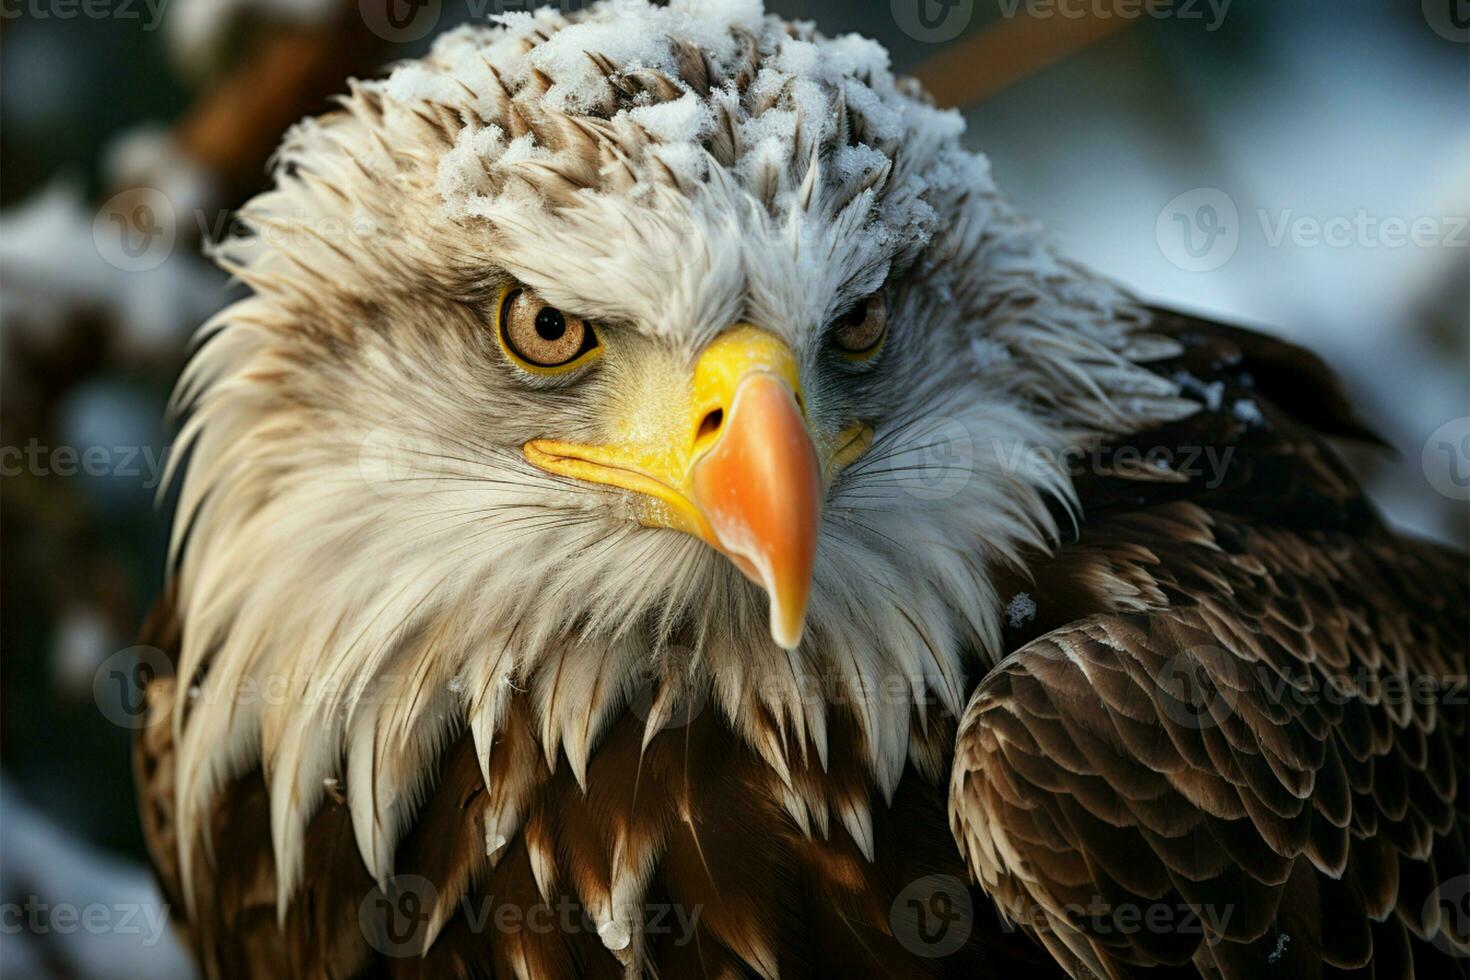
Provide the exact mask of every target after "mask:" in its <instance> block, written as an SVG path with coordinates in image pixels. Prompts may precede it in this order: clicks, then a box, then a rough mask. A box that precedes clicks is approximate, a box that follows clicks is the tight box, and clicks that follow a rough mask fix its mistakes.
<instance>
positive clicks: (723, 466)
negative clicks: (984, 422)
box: [523, 324, 871, 650]
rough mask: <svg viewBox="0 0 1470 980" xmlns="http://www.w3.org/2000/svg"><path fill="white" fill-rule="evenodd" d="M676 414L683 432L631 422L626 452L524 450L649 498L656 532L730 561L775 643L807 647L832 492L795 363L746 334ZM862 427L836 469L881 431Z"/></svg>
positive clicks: (706, 357)
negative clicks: (762, 606)
mask: <svg viewBox="0 0 1470 980" xmlns="http://www.w3.org/2000/svg"><path fill="white" fill-rule="evenodd" d="M681 400H682V399H681ZM675 414H677V415H679V416H681V417H680V418H677V419H673V420H665V422H673V423H674V424H672V425H668V424H664V425H659V426H630V427H629V434H628V436H627V437H626V438H625V439H624V440H621V442H622V444H621V445H610V446H586V445H578V444H574V443H567V442H558V441H554V440H546V439H538V440H535V441H532V442H528V443H526V445H525V446H524V447H523V452H524V453H525V456H526V459H527V460H529V461H530V462H531V463H532V464H533V465H535V466H537V467H540V468H541V469H543V470H546V471H548V472H551V473H556V474H559V475H562V476H569V477H573V478H575V479H578V480H584V481H588V482H591V483H601V484H605V485H608V486H614V487H620V488H622V489H624V490H631V491H634V492H636V493H638V494H640V495H642V496H641V498H640V499H641V502H642V509H641V511H640V514H639V517H640V519H641V521H642V522H643V523H644V524H646V525H649V526H654V527H670V528H675V529H677V530H681V531H684V532H686V533H689V534H692V535H694V536H696V537H698V538H701V539H703V540H704V541H706V542H707V543H708V544H710V545H711V546H712V547H714V548H716V549H717V550H719V551H720V552H722V553H724V554H725V555H726V556H728V557H729V558H730V560H731V561H732V562H734V564H735V566H736V567H737V568H739V569H740V570H741V571H742V572H743V573H745V575H746V576H747V577H749V578H750V579H751V580H752V581H754V582H756V583H757V584H759V585H761V586H762V587H764V588H765V590H766V593H767V594H768V595H769V596H770V601H771V636H772V638H773V639H774V640H775V641H776V643H778V644H779V645H781V646H782V647H784V648H786V649H788V650H790V649H795V647H796V646H797V644H798V643H800V642H801V634H802V627H803V624H804V623H805V620H806V609H807V601H808V598H809V596H810V593H811V580H812V568H813V565H814V563H815V561H816V554H817V531H818V528H819V526H820V524H821V511H822V496H823V485H822V465H821V463H820V462H819V459H818V454H817V450H816V447H815V445H814V444H813V441H812V437H811V434H810V432H809V430H808V428H807V422H806V416H805V408H804V406H803V400H802V394H801V379H800V377H799V376H798V373H797V366H796V358H795V356H794V355H793V353H792V351H791V349H790V348H789V347H788V346H787V345H786V344H785V343H784V342H782V341H781V340H780V339H778V338H776V337H774V336H773V335H771V334H769V333H767V332H765V331H763V330H760V329H758V328H756V327H753V326H750V325H748V324H741V325H739V326H737V327H734V328H732V329H730V330H728V331H726V332H725V333H724V334H722V335H721V336H720V337H719V338H718V339H716V340H715V341H714V342H713V343H712V344H710V346H709V347H708V348H706V349H705V351H704V352H703V353H702V354H701V355H700V358H699V361H698V362H697V364H696V365H695V368H694V375H693V378H692V379H691V383H690V385H689V397H688V399H687V406H685V407H681V408H680V409H678V410H676V411H675ZM858 429H859V430H860V431H856V432H854V431H853V427H849V430H847V431H844V433H843V436H842V437H839V439H838V444H839V445H841V446H842V447H843V449H842V450H840V451H839V453H838V456H839V457H842V458H840V459H834V460H832V461H830V462H831V463H842V462H846V461H847V460H848V459H850V458H855V454H854V453H853V451H852V450H853V448H854V446H855V445H857V444H861V445H860V447H859V452H858V453H857V454H856V455H860V450H861V449H866V446H867V442H868V441H870V440H871V430H868V429H867V427H866V426H858ZM645 432H649V433H657V434H655V435H640V434H639V433H645ZM864 432H866V437H865V436H864ZM671 443H672V444H671Z"/></svg>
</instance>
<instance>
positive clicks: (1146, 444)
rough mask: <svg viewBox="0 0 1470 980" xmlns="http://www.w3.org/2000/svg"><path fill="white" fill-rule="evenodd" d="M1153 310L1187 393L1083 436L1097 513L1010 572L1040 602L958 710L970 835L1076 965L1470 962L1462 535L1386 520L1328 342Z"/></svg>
mask: <svg viewBox="0 0 1470 980" xmlns="http://www.w3.org/2000/svg"><path fill="white" fill-rule="evenodd" d="M1157 326H1158V328H1159V330H1160V331H1161V332H1164V333H1169V334H1171V335H1172V336H1174V337H1176V338H1177V339H1179V340H1180V341H1181V342H1183V344H1184V346H1185V352H1184V354H1183V355H1182V356H1181V357H1180V358H1178V359H1177V360H1175V361H1173V362H1170V363H1167V364H1164V365H1161V366H1160V370H1161V371H1162V372H1164V373H1168V374H1172V375H1174V376H1176V377H1178V378H1180V379H1181V380H1182V381H1184V382H1185V383H1186V385H1187V393H1192V394H1194V395H1195V396H1196V397H1198V398H1199V399H1200V400H1201V402H1202V403H1203V404H1204V405H1205V408H1204V409H1203V410H1202V411H1201V412H1200V413H1199V415H1197V416H1196V417H1194V418H1193V419H1191V420H1188V421H1187V422H1183V423H1179V424H1176V425H1174V426H1169V427H1165V428H1163V429H1160V430H1158V431H1156V432H1151V433H1143V434H1139V435H1137V436H1134V437H1132V438H1130V439H1129V440H1127V441H1126V442H1125V443H1121V444H1120V445H1119V446H1113V447H1108V451H1107V452H1105V453H1103V454H1101V455H1100V456H1098V457H1096V458H1095V459H1094V460H1093V461H1092V462H1093V464H1094V465H1092V466H1090V467H1088V468H1087V469H1086V472H1083V473H1081V474H1079V476H1078V479H1077V485H1078V488H1079V491H1080V493H1081V495H1082V499H1083V504H1084V508H1085V509H1086V513H1087V516H1088V521H1087V523H1086V524H1085V525H1083V527H1082V528H1081V529H1080V530H1079V532H1078V534H1077V535H1076V538H1075V540H1074V541H1072V542H1071V543H1070V544H1069V545H1068V546H1067V547H1066V548H1064V549H1063V550H1062V551H1061V553H1060V554H1059V555H1058V556H1056V557H1055V558H1054V559H1046V560H1042V559H1038V561H1037V563H1036V565H1035V567H1033V568H1032V569H1031V576H1030V577H1029V578H1028V579H1026V580H1024V581H1020V580H1018V581H1017V582H1016V583H1013V585H1012V587H1013V588H1015V589H1022V588H1024V589H1029V590H1030V591H1031V593H1032V596H1033V598H1034V600H1035V602H1036V604H1037V615H1036V616H1035V618H1034V619H1033V620H1032V621H1030V622H1028V623H1024V624H1017V625H1015V626H1013V628H1012V629H1011V630H1010V631H1009V632H1008V639H1010V640H1011V641H1012V642H1013V643H1014V646H1013V647H1012V649H1015V651H1016V652H1015V653H1014V654H1013V655H1012V656H1010V657H1009V658H1008V659H1007V660H1006V661H1004V662H1003V663H1002V664H1001V665H1000V666H999V667H998V668H997V669H996V670H995V671H994V672H992V673H991V674H990V675H989V676H988V677H987V678H986V679H985V680H984V681H983V682H982V684H981V686H980V687H979V688H978V690H977V692H976V694H975V696H974V698H973V699H972V701H971V703H970V706H969V709H968V711H967V713H966V716H965V718H964V720H963V722H962V726H961V731H960V735H959V741H958V745H957V754H956V760H955V769H954V773H953V778H952V782H951V797H950V817H951V825H952V827H953V829H954V831H955V835H956V838H957V840H958V841H959V843H960V847H961V850H962V851H963V853H964V854H965V856H966V859H967V862H968V864H969V865H970V868H971V870H972V872H973V873H974V874H975V876H976V877H977V878H978V879H979V881H980V883H981V885H982V887H983V888H984V889H985V890H987V891H988V892H989V893H990V894H991V896H992V898H994V899H995V900H996V902H997V903H998V904H999V905H1000V906H1001V908H1002V909H1003V910H1004V911H1005V912H1006V913H1007V914H1008V915H1009V916H1011V917H1012V918H1013V919H1015V920H1017V921H1019V922H1020V923H1021V924H1022V925H1023V926H1025V927H1026V928H1027V929H1028V930H1030V931H1032V932H1033V933H1034V934H1035V935H1037V936H1038V938H1039V939H1040V940H1041V941H1042V942H1043V943H1044V944H1045V945H1046V946H1047V947H1048V948H1049V949H1050V950H1051V951H1052V953H1053V954H1054V955H1055V956H1056V957H1057V958H1058V960H1059V961H1060V962H1062V963H1063V965H1065V966H1067V967H1068V968H1069V969H1070V970H1071V971H1072V973H1073V975H1074V976H1084V975H1088V971H1091V972H1092V973H1096V974H1100V975H1104V976H1130V975H1144V974H1148V973H1150V972H1151V971H1152V970H1156V969H1165V968H1171V967H1172V968H1175V969H1183V970H1185V971H1186V972H1187V973H1194V972H1195V971H1198V972H1199V973H1200V974H1203V975H1205V976H1222V977H1226V978H1236V977H1252V978H1254V977H1258V976H1259V977H1270V976H1283V977H1299V976H1300V977H1316V976H1335V975H1339V974H1345V973H1357V974H1360V975H1363V976H1377V977H1410V976H1415V975H1418V976H1421V977H1428V976H1449V975H1453V974H1456V973H1459V974H1461V975H1463V974H1464V972H1465V966H1466V963H1467V961H1466V960H1465V959H1463V958H1461V957H1465V956H1467V955H1470V915H1467V914H1466V911H1465V908H1464V905H1465V903H1466V901H1467V899H1470V865H1467V857H1466V845H1465V837H1466V834H1467V833H1470V815H1467V791H1466V787H1465V782H1466V776H1467V774H1470V767H1467V763H1466V745H1465V740H1466V731H1467V710H1466V706H1465V696H1466V692H1465V673H1466V667H1467V660H1470V655H1467V641H1466V636H1467V631H1470V624H1467V606H1470V603H1467V574H1466V563H1465V559H1464V558H1463V556H1454V555H1450V554H1448V553H1446V552H1442V551H1440V550H1438V549H1435V548H1433V547H1430V546H1426V545H1422V544H1417V543H1412V542H1407V541H1403V540H1400V539H1398V538H1396V537H1395V536H1393V535H1392V534H1391V533H1389V532H1388V531H1387V530H1385V528H1384V527H1383V526H1382V524H1381V523H1380V521H1379V520H1378V518H1377V517H1376V515H1375V514H1374V512H1373V511H1372V508H1371V507H1370V506H1369V505H1368V504H1367V502H1366V500H1365V499H1364V498H1363V495H1362V494H1361V492H1360V491H1359V490H1358V488H1357V487H1356V485H1355V483H1354V482H1353V480H1352V478H1351V476H1350V475H1349V474H1348V473H1347V472H1346V470H1345V469H1344V468H1343V467H1342V466H1341V464H1340V463H1339V462H1338V461H1337V460H1336V459H1335V457H1334V456H1333V455H1332V453H1331V451H1330V450H1329V449H1328V448H1327V447H1326V446H1325V444H1324V443H1323V442H1322V441H1321V438H1320V435H1321V434H1333V435H1343V436H1353V437H1363V436H1364V435H1365V432H1366V430H1364V429H1363V428H1362V427H1361V425H1360V424H1358V423H1357V422H1356V420H1354V419H1352V417H1351V416H1350V414H1349V413H1348V411H1347V409H1346V403H1345V402H1344V401H1343V400H1342V398H1341V395H1340V394H1339V393H1338V391H1337V388H1336V385H1335V382H1333V380H1332V379H1331V377H1330V375H1329V374H1328V373H1327V371H1326V369H1325V368H1324V367H1323V366H1322V365H1321V363H1320V362H1319V361H1316V360H1315V359H1314V358H1311V357H1310V356H1309V355H1305V354H1304V353H1302V352H1300V351H1297V350H1296V349H1295V348H1291V347H1289V346H1288V345H1284V344H1280V343H1279V342H1274V341H1268V340H1266V339H1265V338H1261V337H1257V336H1256V335H1253V334H1250V333H1248V332H1246V331H1239V330H1234V329H1232V328H1228V327H1221V326H1218V325H1215V324H1209V323H1205V322H1202V321H1197V320H1189V319H1187V318H1183V317H1176V316H1173V315H1164V314H1161V316H1160V320H1159V322H1158V324H1157ZM1242 402H1244V403H1245V405H1244V406H1242V405H1241V403H1242ZM1121 446H1127V447H1130V448H1131V449H1132V450H1133V451H1136V452H1138V453H1141V454H1143V455H1147V454H1148V452H1149V451H1150V450H1162V451H1163V453H1164V454H1165V455H1167V456H1171V458H1172V460H1173V461H1174V462H1175V463H1176V464H1177V463H1178V462H1179V461H1180V460H1181V459H1182V458H1183V457H1185V456H1187V455H1189V454H1191V453H1194V452H1199V453H1201V454H1202V456H1203V454H1204V453H1206V452H1213V454H1214V460H1215V461H1216V462H1219V461H1220V460H1222V459H1225V458H1226V457H1227V456H1228V463H1227V464H1226V465H1220V466H1218V467H1215V468H1213V469H1212V468H1211V467H1210V466H1199V465H1196V466H1195V469H1194V471H1192V472H1189V473H1186V474H1184V477H1185V478H1184V479H1170V480H1154V479H1152V478H1150V477H1149V476H1148V475H1147V473H1146V472H1140V471H1138V470H1137V469H1136V468H1132V469H1130V468H1126V467H1119V466H1114V465H1110V464H1111V463H1112V461H1114V460H1116V459H1117V455H1116V450H1117V449H1119V448H1120V447H1121ZM1198 462H1199V460H1196V463H1198Z"/></svg>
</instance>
